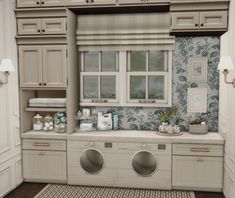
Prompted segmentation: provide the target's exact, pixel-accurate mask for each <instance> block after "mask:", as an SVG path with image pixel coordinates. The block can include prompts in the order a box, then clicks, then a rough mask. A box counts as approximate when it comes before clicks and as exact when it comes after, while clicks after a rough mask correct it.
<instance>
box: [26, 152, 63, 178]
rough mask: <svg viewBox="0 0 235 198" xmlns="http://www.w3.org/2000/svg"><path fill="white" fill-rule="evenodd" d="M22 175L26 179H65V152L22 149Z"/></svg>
mask: <svg viewBox="0 0 235 198" xmlns="http://www.w3.org/2000/svg"><path fill="white" fill-rule="evenodd" d="M23 177H24V179H25V180H27V181H33V180H38V181H39V180H43V181H53V182H56V181H61V182H65V181H66V152H62V151H34V150H24V151H23Z"/></svg>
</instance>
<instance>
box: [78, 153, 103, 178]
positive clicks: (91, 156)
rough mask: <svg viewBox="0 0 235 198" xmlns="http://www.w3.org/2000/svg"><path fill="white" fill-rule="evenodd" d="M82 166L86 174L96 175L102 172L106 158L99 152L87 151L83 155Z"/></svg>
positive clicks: (81, 158)
mask: <svg viewBox="0 0 235 198" xmlns="http://www.w3.org/2000/svg"><path fill="white" fill-rule="evenodd" d="M80 164H81V167H82V168H83V169H84V170H85V171H86V172H88V173H91V174H95V173H98V172H100V171H101V170H102V168H103V165H104V158H103V156H102V154H101V153H100V152H99V151H97V150H95V149H87V150H85V151H83V152H82V154H81V157H80Z"/></svg>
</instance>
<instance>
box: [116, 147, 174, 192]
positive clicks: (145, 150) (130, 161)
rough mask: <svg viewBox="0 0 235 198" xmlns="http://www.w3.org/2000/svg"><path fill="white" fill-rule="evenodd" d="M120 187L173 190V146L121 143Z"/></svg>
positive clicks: (119, 160) (119, 149)
mask: <svg viewBox="0 0 235 198" xmlns="http://www.w3.org/2000/svg"><path fill="white" fill-rule="evenodd" d="M118 151H119V155H118V156H119V159H118V167H119V168H118V186H120V187H133V188H150V189H171V144H164V143H163V144H162V143H159V144H157V143H119V145H118Z"/></svg>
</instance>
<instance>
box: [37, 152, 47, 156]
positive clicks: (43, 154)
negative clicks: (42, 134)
mask: <svg viewBox="0 0 235 198" xmlns="http://www.w3.org/2000/svg"><path fill="white" fill-rule="evenodd" d="M38 155H39V156H45V155H46V153H43V152H40V153H38Z"/></svg>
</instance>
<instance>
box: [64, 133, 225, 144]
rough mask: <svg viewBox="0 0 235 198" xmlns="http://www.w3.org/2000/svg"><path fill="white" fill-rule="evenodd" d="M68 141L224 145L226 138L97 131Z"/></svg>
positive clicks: (76, 134) (73, 135)
mask: <svg viewBox="0 0 235 198" xmlns="http://www.w3.org/2000/svg"><path fill="white" fill-rule="evenodd" d="M67 139H68V140H81V141H113V142H119V141H122V142H164V143H206V144H224V138H223V137H222V136H221V135H220V134H219V133H216V132H210V133H208V134H203V135H198V134H190V133H188V132H185V133H183V135H180V136H162V135H158V134H156V133H155V132H154V131H138V130H135V131H131V130H118V131H95V132H80V133H79V132H77V133H73V134H71V135H68V137H67Z"/></svg>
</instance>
